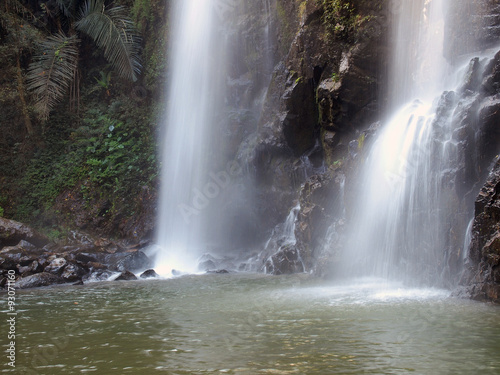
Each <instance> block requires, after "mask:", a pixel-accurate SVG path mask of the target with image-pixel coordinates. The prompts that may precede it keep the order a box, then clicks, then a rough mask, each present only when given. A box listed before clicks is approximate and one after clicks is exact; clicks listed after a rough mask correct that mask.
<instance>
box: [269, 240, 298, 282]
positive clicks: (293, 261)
mask: <svg viewBox="0 0 500 375" xmlns="http://www.w3.org/2000/svg"><path fill="white" fill-rule="evenodd" d="M265 270H266V273H268V274H272V275H289V274H294V273H300V272H304V271H305V269H304V265H303V263H302V260H301V258H300V253H299V251H298V250H297V249H296V248H295V247H294V246H293V245H288V246H284V247H283V248H281V249H280V250H279V251H278V252H277V253H276V254H274V255H273V256H271V258H269V259H268V260H267V262H266V264H265Z"/></svg>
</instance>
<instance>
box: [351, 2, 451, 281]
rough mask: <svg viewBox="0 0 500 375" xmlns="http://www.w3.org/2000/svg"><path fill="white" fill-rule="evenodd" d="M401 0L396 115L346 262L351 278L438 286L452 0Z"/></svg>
mask: <svg viewBox="0 0 500 375" xmlns="http://www.w3.org/2000/svg"><path fill="white" fill-rule="evenodd" d="M397 3H398V5H397V8H396V10H395V14H397V17H396V20H395V26H394V35H395V36H394V39H395V40H394V45H395V52H394V55H393V63H392V68H391V74H390V82H391V83H390V88H391V93H390V98H391V99H390V103H389V109H390V110H391V111H393V112H394V113H395V114H394V115H393V116H392V117H391V118H390V119H389V121H388V122H387V124H386V125H385V127H384V128H383V129H381V130H380V131H379V135H378V137H377V140H376V141H375V143H374V144H373V146H372V149H371V151H370V152H369V155H368V157H367V160H366V162H365V165H364V167H363V172H362V178H361V181H360V182H359V183H360V186H361V191H362V197H361V198H360V199H359V201H358V206H357V208H356V209H355V210H354V212H353V213H352V214H351V218H350V222H351V223H352V225H351V229H350V231H349V233H348V238H349V240H348V242H349V243H348V246H347V249H348V251H346V252H345V254H344V259H343V260H342V263H341V264H342V268H343V269H344V270H345V271H346V272H347V274H348V275H350V276H352V275H359V276H375V277H383V278H387V279H396V280H403V281H406V282H408V283H431V284H432V283H434V282H437V281H438V279H439V278H440V275H441V274H442V273H443V272H444V269H443V268H444V263H445V261H444V259H442V258H443V257H444V256H443V249H445V248H446V241H447V237H446V236H447V232H448V231H449V229H448V228H446V227H445V226H444V225H443V223H444V222H445V219H446V215H448V214H449V212H448V210H449V208H448V205H449V202H448V198H447V196H446V193H445V191H446V188H447V187H446V181H447V174H446V171H447V170H448V169H450V168H451V167H450V165H451V163H453V160H455V159H456V153H457V145H456V142H454V141H453V126H452V121H451V119H450V117H451V116H450V115H449V113H445V112H446V111H445V110H444V109H443V108H444V107H443V106H441V104H442V103H443V102H446V101H453V98H454V96H453V93H448V92H445V93H444V94H443V95H441V96H439V94H440V93H441V92H442V91H443V90H444V89H445V88H446V87H450V86H451V87H452V88H454V85H456V83H454V82H450V81H449V80H448V77H447V74H446V72H447V71H448V70H449V68H448V65H447V63H446V61H445V59H444V58H443V57H442V56H443V40H444V37H443V35H444V11H443V10H444V9H445V6H446V4H445V1H444V0H433V1H428V0H425V1H424V0H419V1H415V0H406V1H402V2H397ZM402 100H403V101H402ZM407 100H410V102H409V104H406V105H402V104H404V101H407Z"/></svg>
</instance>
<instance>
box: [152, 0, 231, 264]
mask: <svg viewBox="0 0 500 375" xmlns="http://www.w3.org/2000/svg"><path fill="white" fill-rule="evenodd" d="M225 3H227V2H220V4H219V2H215V1H212V0H182V1H176V4H175V5H174V6H175V7H176V9H175V10H174V13H173V17H172V19H173V20H174V27H173V37H172V38H171V40H172V41H174V43H175V44H174V45H173V47H172V51H171V56H172V58H171V62H170V64H171V81H170V88H169V95H168V98H169V102H168V105H167V118H166V134H165V140H164V144H163V146H162V147H163V150H164V151H163V158H162V160H163V164H162V184H163V186H162V188H161V196H160V204H159V213H158V229H157V231H158V233H157V245H158V247H159V251H158V254H157V258H156V269H157V270H158V272H159V273H160V274H168V273H170V271H171V270H172V269H180V270H183V271H188V272H191V271H195V269H196V257H197V256H199V255H200V254H201V252H202V251H203V250H202V249H201V246H202V238H203V216H204V213H205V212H204V211H205V210H206V209H207V206H208V204H209V202H210V199H211V198H212V195H214V194H215V195H216V194H218V192H216V191H215V189H214V187H213V186H212V185H210V184H209V182H207V179H206V177H207V170H208V169H209V168H210V158H211V157H212V154H213V151H212V149H211V148H210V138H211V132H212V128H213V126H214V122H215V116H216V114H217V108H220V102H221V98H222V99H223V98H224V93H223V84H221V82H223V79H224V78H225V76H224V71H225V61H226V59H225V51H224V41H223V40H221V38H219V37H218V34H217V22H216V17H217V16H218V15H220V14H222V13H223V12H224V11H225V8H224V7H225V6H226V5H225ZM203 183H205V185H203Z"/></svg>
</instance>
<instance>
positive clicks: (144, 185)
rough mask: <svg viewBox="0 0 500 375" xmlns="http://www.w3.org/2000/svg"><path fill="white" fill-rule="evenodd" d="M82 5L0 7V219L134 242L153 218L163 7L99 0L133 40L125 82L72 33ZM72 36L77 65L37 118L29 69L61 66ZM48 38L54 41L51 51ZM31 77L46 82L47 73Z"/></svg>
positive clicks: (158, 0) (163, 3) (9, 3)
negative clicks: (47, 62) (131, 70)
mask: <svg viewBox="0 0 500 375" xmlns="http://www.w3.org/2000/svg"><path fill="white" fill-rule="evenodd" d="M85 6H87V3H86V2H85V1H73V2H64V1H61V2H57V4H56V2H51V1H47V2H36V4H34V2H30V1H24V0H6V1H5V2H2V4H1V5H0V63H1V64H2V70H1V71H0V82H1V85H0V109H1V111H2V116H1V117H0V129H1V131H0V188H1V190H0V215H2V216H5V217H8V218H12V219H16V220H20V221H24V222H27V223H29V224H31V225H33V226H35V227H38V228H40V229H42V230H45V231H46V232H48V233H49V234H50V235H52V236H55V237H57V236H60V235H62V234H64V232H66V231H67V230H69V229H83V230H87V231H90V232H93V233H98V234H106V235H113V236H117V237H118V236H119V237H129V238H130V237H138V238H142V237H144V236H147V235H148V234H150V233H151V232H152V229H153V223H152V219H151V218H154V216H155V215H154V202H155V199H156V191H157V185H158V181H157V175H158V161H157V158H156V154H157V144H156V142H157V139H158V137H157V133H158V131H159V126H158V125H159V123H160V122H161V118H162V114H163V102H164V98H163V87H164V86H165V83H166V80H167V75H166V68H167V66H166V65H167V64H166V61H167V58H168V56H167V55H166V52H165V51H166V45H167V42H168V31H169V28H168V25H169V23H168V8H169V6H170V1H169V0H153V1H149V0H148V1H146V0H117V1H106V2H103V4H102V9H104V10H103V12H110V14H115V15H116V14H118V11H119V12H121V13H119V15H120V17H124V18H125V19H127V20H129V21H130V22H129V23H128V27H133V28H134V30H135V33H136V34H137V36H138V38H137V39H135V41H136V42H137V43H136V44H135V45H134V48H135V50H134V51H135V53H136V54H137V56H136V57H137V61H136V62H137V65H135V68H137V69H136V75H135V77H128V78H127V77H125V75H124V74H122V73H123V72H122V71H121V70H120V67H118V68H117V66H116V64H115V62H113V61H111V59H110V58H109V56H106V55H105V54H104V53H103V50H102V48H99V47H100V45H99V44H98V43H96V42H95V41H94V39H93V38H92V34H91V33H88V34H86V33H83V32H81V30H80V29H79V28H78V25H79V24H78V20H77V19H76V14H79V12H80V10H81V9H84V8H85ZM113 12H114V13H113ZM97 16H100V13H99V12H98V13H97ZM73 25H75V26H73ZM91 25H92V24H91ZM87 26H88V25H87ZM89 35H90V36H89ZM57 38H60V39H57ZM71 38H73V39H74V38H78V39H77V40H78V45H77V46H78V51H77V52H78V57H77V59H76V61H75V64H76V65H75V66H76V67H75V69H74V70H71V69H70V70H67V72H70V73H71V74H72V75H73V76H71V77H69V76H68V78H69V83H68V86H67V87H59V88H58V89H61V90H63V91H62V95H61V96H60V98H57V100H55V101H54V103H53V106H52V107H51V108H50V109H49V112H48V114H47V116H46V118H44V117H43V116H40V113H39V111H38V110H37V106H39V105H40V96H38V97H37V96H36V95H35V94H36V92H35V90H33V88H32V86H33V85H31V82H32V78H31V76H30V75H32V74H33V66H34V65H35V64H36V63H38V62H39V59H40V58H39V56H42V57H43V56H45V58H47V57H48V58H50V59H52V60H51V61H54V64H59V65H61V66H65V67H67V66H68V65H67V64H66V63H67V60H68V58H67V57H66V56H65V55H64V54H63V53H64V52H65V51H66V50H67V48H68V46H69V44H70V43H72V42H71V41H70V40H73V39H71ZM47 40H49V41H51V40H56V42H54V43H55V44H54V45H55V47H53V48H52V49H50V48H49V47H48V45H47ZM44 43H45V44H44ZM131 48H132V47H131ZM65 64H66V65H65ZM63 73H64V71H63ZM37 75H38V77H35V78H38V79H45V78H46V77H47V76H48V75H50V71H48V70H47V69H42V70H41V71H40V72H38V73H37ZM129 78H133V79H129ZM46 81H47V82H48V81H49V78H46Z"/></svg>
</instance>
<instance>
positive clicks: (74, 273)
mask: <svg viewBox="0 0 500 375" xmlns="http://www.w3.org/2000/svg"><path fill="white" fill-rule="evenodd" d="M86 273H87V271H86V270H85V269H84V268H83V267H82V266H80V265H78V264H75V263H70V264H68V265H67V266H66V267H65V268H64V271H63V272H62V274H61V277H62V278H63V280H64V281H68V282H70V281H77V280H81V279H82V277H83V276H84V275H85V274H86Z"/></svg>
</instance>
